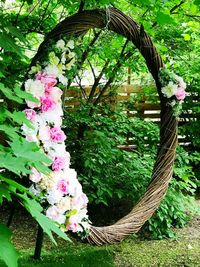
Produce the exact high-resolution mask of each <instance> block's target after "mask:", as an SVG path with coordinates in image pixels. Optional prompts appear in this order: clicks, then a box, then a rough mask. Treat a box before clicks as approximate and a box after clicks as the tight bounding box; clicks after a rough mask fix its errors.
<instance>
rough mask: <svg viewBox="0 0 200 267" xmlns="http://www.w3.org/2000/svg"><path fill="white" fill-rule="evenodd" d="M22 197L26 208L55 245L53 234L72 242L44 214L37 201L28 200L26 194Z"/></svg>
mask: <svg viewBox="0 0 200 267" xmlns="http://www.w3.org/2000/svg"><path fill="white" fill-rule="evenodd" d="M20 196H21V198H22V202H23V204H24V207H25V208H26V209H27V210H28V211H29V212H30V214H31V215H32V216H33V218H35V219H36V221H37V222H38V223H39V225H40V226H41V227H42V229H43V230H44V232H45V233H46V234H47V235H48V236H49V237H50V238H51V240H52V241H53V242H54V244H56V241H55V239H54V237H53V234H52V233H56V234H57V235H58V236H60V237H61V238H63V239H64V240H66V241H71V240H70V239H69V237H68V236H67V235H66V234H65V233H64V232H63V231H61V230H60V228H58V226H57V225H56V224H55V223H54V222H53V221H52V220H50V219H49V218H47V217H46V216H45V215H44V214H42V210H43V208H42V207H41V205H40V204H39V203H38V202H37V201H36V200H34V199H30V198H28V197H27V195H25V194H24V195H20Z"/></svg>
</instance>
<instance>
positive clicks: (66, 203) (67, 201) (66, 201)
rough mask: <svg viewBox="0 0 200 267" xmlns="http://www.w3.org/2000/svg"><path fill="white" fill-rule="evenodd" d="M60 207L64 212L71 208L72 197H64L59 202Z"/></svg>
mask: <svg viewBox="0 0 200 267" xmlns="http://www.w3.org/2000/svg"><path fill="white" fill-rule="evenodd" d="M57 207H58V209H59V210H60V211H61V212H62V213H64V212H66V211H68V210H70V209H71V198H70V197H68V196H65V197H62V198H61V200H60V202H59V203H58V204H57Z"/></svg>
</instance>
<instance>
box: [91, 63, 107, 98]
mask: <svg viewBox="0 0 200 267" xmlns="http://www.w3.org/2000/svg"><path fill="white" fill-rule="evenodd" d="M109 63H110V60H107V61H106V63H105V64H104V66H103V68H102V70H101V72H100V73H99V76H98V77H97V78H96V79H95V81H94V84H93V86H92V89H91V91H90V94H89V97H88V103H89V102H92V99H93V96H94V94H95V91H96V88H97V86H98V85H99V82H100V80H101V78H102V76H103V74H104V72H105V70H106V69H107V66H108V64H109Z"/></svg>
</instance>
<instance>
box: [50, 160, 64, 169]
mask: <svg viewBox="0 0 200 267" xmlns="http://www.w3.org/2000/svg"><path fill="white" fill-rule="evenodd" d="M64 166H65V158H64V157H56V158H55V160H54V162H53V164H52V169H53V170H54V171H61V170H62V169H63V168H64Z"/></svg>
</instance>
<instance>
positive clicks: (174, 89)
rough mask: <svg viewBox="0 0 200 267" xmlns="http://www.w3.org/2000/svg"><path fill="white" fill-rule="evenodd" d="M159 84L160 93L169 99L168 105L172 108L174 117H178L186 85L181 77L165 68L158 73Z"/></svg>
mask: <svg viewBox="0 0 200 267" xmlns="http://www.w3.org/2000/svg"><path fill="white" fill-rule="evenodd" d="M159 79H160V82H161V85H162V87H161V92H162V93H163V95H164V96H165V97H166V98H168V99H169V101H168V104H169V105H170V106H172V107H173V113H174V116H179V114H180V113H181V109H182V103H183V101H184V99H185V97H186V92H185V89H186V83H185V82H184V80H183V78H182V77H179V76H177V75H176V74H174V73H172V72H170V71H169V70H168V69H166V68H161V69H160V71H159Z"/></svg>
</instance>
